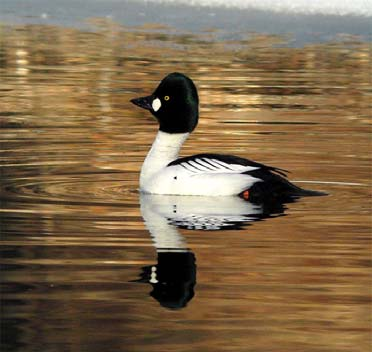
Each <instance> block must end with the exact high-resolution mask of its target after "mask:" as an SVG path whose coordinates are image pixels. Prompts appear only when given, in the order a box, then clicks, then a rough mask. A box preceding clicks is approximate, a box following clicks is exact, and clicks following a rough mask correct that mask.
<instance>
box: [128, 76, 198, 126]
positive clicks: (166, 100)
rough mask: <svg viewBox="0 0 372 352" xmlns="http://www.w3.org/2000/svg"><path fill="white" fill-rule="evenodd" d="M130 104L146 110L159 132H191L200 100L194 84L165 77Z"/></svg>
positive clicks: (183, 77) (188, 79) (194, 124)
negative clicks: (153, 88)
mask: <svg viewBox="0 0 372 352" xmlns="http://www.w3.org/2000/svg"><path fill="white" fill-rule="evenodd" d="M131 102H132V103H133V104H135V105H137V106H139V107H141V108H143V109H146V110H149V111H150V112H151V113H152V114H153V115H154V116H155V117H156V119H157V120H158V122H159V130H161V131H163V132H167V133H186V132H192V131H193V130H194V128H195V127H196V125H197V124H198V117H199V98H198V92H197V90H196V87H195V85H194V82H193V81H192V80H191V79H190V78H188V77H187V76H185V75H184V74H182V73H178V72H174V73H171V74H169V75H168V76H166V77H165V78H164V79H163V80H162V81H161V82H160V84H159V86H158V87H157V88H156V89H155V91H154V93H152V94H151V95H149V96H147V97H141V98H136V99H132V100H131Z"/></svg>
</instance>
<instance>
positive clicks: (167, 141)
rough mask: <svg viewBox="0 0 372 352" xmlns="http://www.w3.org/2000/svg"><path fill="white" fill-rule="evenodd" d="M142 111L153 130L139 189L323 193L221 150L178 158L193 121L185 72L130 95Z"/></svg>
mask: <svg viewBox="0 0 372 352" xmlns="http://www.w3.org/2000/svg"><path fill="white" fill-rule="evenodd" d="M130 101H131V102H132V103H133V104H134V105H136V106H138V107H140V108H143V109H145V110H148V111H149V112H150V113H151V114H152V115H153V116H154V117H155V119H156V120H157V122H158V124H159V129H158V132H157V134H156V137H155V140H154V141H153V143H152V146H151V148H150V151H149V152H148V154H147V156H146V158H145V160H144V162H143V164H142V167H141V171H140V180H139V183H140V191H141V192H143V193H150V194H163V195H183V196H235V195H236V196H240V197H241V198H244V199H246V200H249V201H252V202H260V201H263V200H265V201H266V200H268V199H281V200H285V199H293V198H299V197H304V196H320V195H326V194H325V193H323V192H318V191H313V190H307V189H302V188H300V187H298V186H296V185H295V184H293V183H291V182H290V181H288V179H287V173H288V171H287V170H284V169H281V168H278V167H274V166H268V165H264V164H261V163H258V162H255V161H251V160H249V159H246V158H242V157H239V156H234V155H227V154H215V153H200V154H196V155H192V156H186V157H179V152H180V149H181V147H182V145H183V144H184V142H185V141H186V139H187V138H188V137H189V136H190V134H191V133H192V132H193V131H194V130H195V128H196V126H197V124H198V120H199V96H198V91H197V88H196V86H195V84H194V82H193V81H192V79H190V78H189V77H188V76H186V75H185V74H183V73H179V72H173V73H170V74H168V75H167V76H166V77H165V78H163V79H162V80H161V82H160V83H159V85H158V86H157V88H156V89H155V90H154V92H153V93H152V94H150V95H148V96H144V97H139V98H134V99H131V100H130Z"/></svg>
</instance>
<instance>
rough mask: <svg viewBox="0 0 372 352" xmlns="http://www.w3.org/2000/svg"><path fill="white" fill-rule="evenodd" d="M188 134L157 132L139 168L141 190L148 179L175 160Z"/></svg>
mask: <svg viewBox="0 0 372 352" xmlns="http://www.w3.org/2000/svg"><path fill="white" fill-rule="evenodd" d="M189 134H190V133H166V132H162V131H158V133H157V135H156V138H155V140H154V142H153V143H152V147H151V149H150V151H149V153H148V154H147V156H146V159H145V161H144V163H143V165H142V168H141V175H140V186H141V188H142V185H143V184H144V183H145V182H146V181H147V180H148V179H149V178H151V177H152V176H153V175H154V174H156V173H157V172H159V171H160V170H161V169H162V168H164V167H166V166H167V165H168V164H169V163H170V162H171V161H173V160H175V159H177V157H178V154H179V151H180V149H181V147H182V144H183V143H184V142H185V140H186V139H187V137H188V136H189Z"/></svg>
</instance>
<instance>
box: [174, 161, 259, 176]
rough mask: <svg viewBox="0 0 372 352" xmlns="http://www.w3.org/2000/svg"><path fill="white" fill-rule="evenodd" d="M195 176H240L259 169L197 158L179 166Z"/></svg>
mask: <svg viewBox="0 0 372 352" xmlns="http://www.w3.org/2000/svg"><path fill="white" fill-rule="evenodd" d="M177 165H179V166H182V167H183V168H184V169H186V170H188V171H190V172H191V173H193V174H197V175H199V174H209V173H213V174H215V173H229V174H230V173H232V174H240V173H243V172H247V171H253V170H257V169H258V168H259V167H255V166H245V165H240V164H229V163H226V162H224V161H221V160H218V159H209V158H196V159H194V160H188V161H184V162H181V163H180V164H177Z"/></svg>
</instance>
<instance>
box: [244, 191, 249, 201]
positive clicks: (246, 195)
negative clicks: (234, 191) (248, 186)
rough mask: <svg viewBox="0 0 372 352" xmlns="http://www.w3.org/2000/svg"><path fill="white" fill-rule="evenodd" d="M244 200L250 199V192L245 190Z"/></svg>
mask: <svg viewBox="0 0 372 352" xmlns="http://www.w3.org/2000/svg"><path fill="white" fill-rule="evenodd" d="M243 198H244V199H245V200H248V199H249V191H248V190H245V191H244V192H243Z"/></svg>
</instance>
